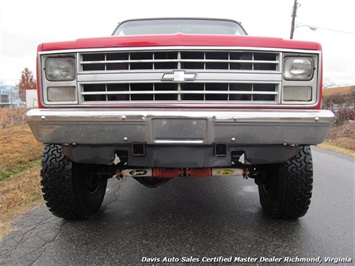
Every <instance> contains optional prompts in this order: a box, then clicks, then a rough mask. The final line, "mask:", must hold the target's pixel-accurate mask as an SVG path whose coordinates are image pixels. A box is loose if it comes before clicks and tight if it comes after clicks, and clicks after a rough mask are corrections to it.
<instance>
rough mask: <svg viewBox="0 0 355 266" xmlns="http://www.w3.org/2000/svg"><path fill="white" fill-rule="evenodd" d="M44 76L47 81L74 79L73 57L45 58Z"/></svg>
mask: <svg viewBox="0 0 355 266" xmlns="http://www.w3.org/2000/svg"><path fill="white" fill-rule="evenodd" d="M45 67H46V68H45V71H46V77H47V80H49V81H71V80H74V79H75V59H74V58H73V57H51V58H47V60H46V66H45Z"/></svg>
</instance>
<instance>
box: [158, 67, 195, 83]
mask: <svg viewBox="0 0 355 266" xmlns="http://www.w3.org/2000/svg"><path fill="white" fill-rule="evenodd" d="M195 77H196V73H185V71H183V70H175V71H173V73H165V74H164V75H163V78H162V79H161V80H169V81H174V82H184V81H189V80H194V79H195Z"/></svg>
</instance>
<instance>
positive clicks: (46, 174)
mask: <svg viewBox="0 0 355 266" xmlns="http://www.w3.org/2000/svg"><path fill="white" fill-rule="evenodd" d="M41 177H42V181H41V184H42V192H43V197H44V199H45V200H46V205H47V207H48V208H49V210H50V211H51V212H52V213H53V214H54V215H56V216H58V217H61V218H64V219H68V220H79V219H85V218H88V217H90V216H91V215H92V214H94V213H95V212H96V211H97V210H98V209H99V208H100V206H101V203H102V201H103V198H104V196H105V192H106V185H107V179H105V178H101V177H100V175H99V174H98V172H97V167H95V166H93V165H86V164H77V163H74V162H72V161H71V160H69V159H68V158H67V157H65V156H64V155H63V154H62V150H61V146H59V145H53V144H48V145H45V149H44V152H43V157H42V170H41Z"/></svg>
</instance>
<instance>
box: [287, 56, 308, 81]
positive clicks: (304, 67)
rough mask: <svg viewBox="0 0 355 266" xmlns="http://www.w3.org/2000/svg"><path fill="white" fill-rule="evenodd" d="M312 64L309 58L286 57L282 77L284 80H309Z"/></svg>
mask: <svg viewBox="0 0 355 266" xmlns="http://www.w3.org/2000/svg"><path fill="white" fill-rule="evenodd" d="M313 70H314V63H313V59H312V58H310V57H286V58H285V59H284V70H283V77H284V79H286V80H311V79H312V77H313Z"/></svg>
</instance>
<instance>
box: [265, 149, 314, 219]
mask: <svg viewBox="0 0 355 266" xmlns="http://www.w3.org/2000/svg"><path fill="white" fill-rule="evenodd" d="M312 184H313V165H312V155H311V149H310V147H309V146H304V147H302V148H301V149H300V151H299V153H298V155H297V156H296V157H294V158H292V159H290V160H289V161H287V162H285V163H283V164H278V165H272V166H270V167H269V168H268V169H267V171H266V180H265V181H264V182H263V183H262V184H259V196H260V203H261V205H262V207H263V209H264V212H265V213H266V214H267V215H268V216H270V217H272V218H277V219H287V220H290V219H297V218H299V217H302V216H304V215H305V214H306V213H307V211H308V208H309V205H310V203H311V197H312Z"/></svg>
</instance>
